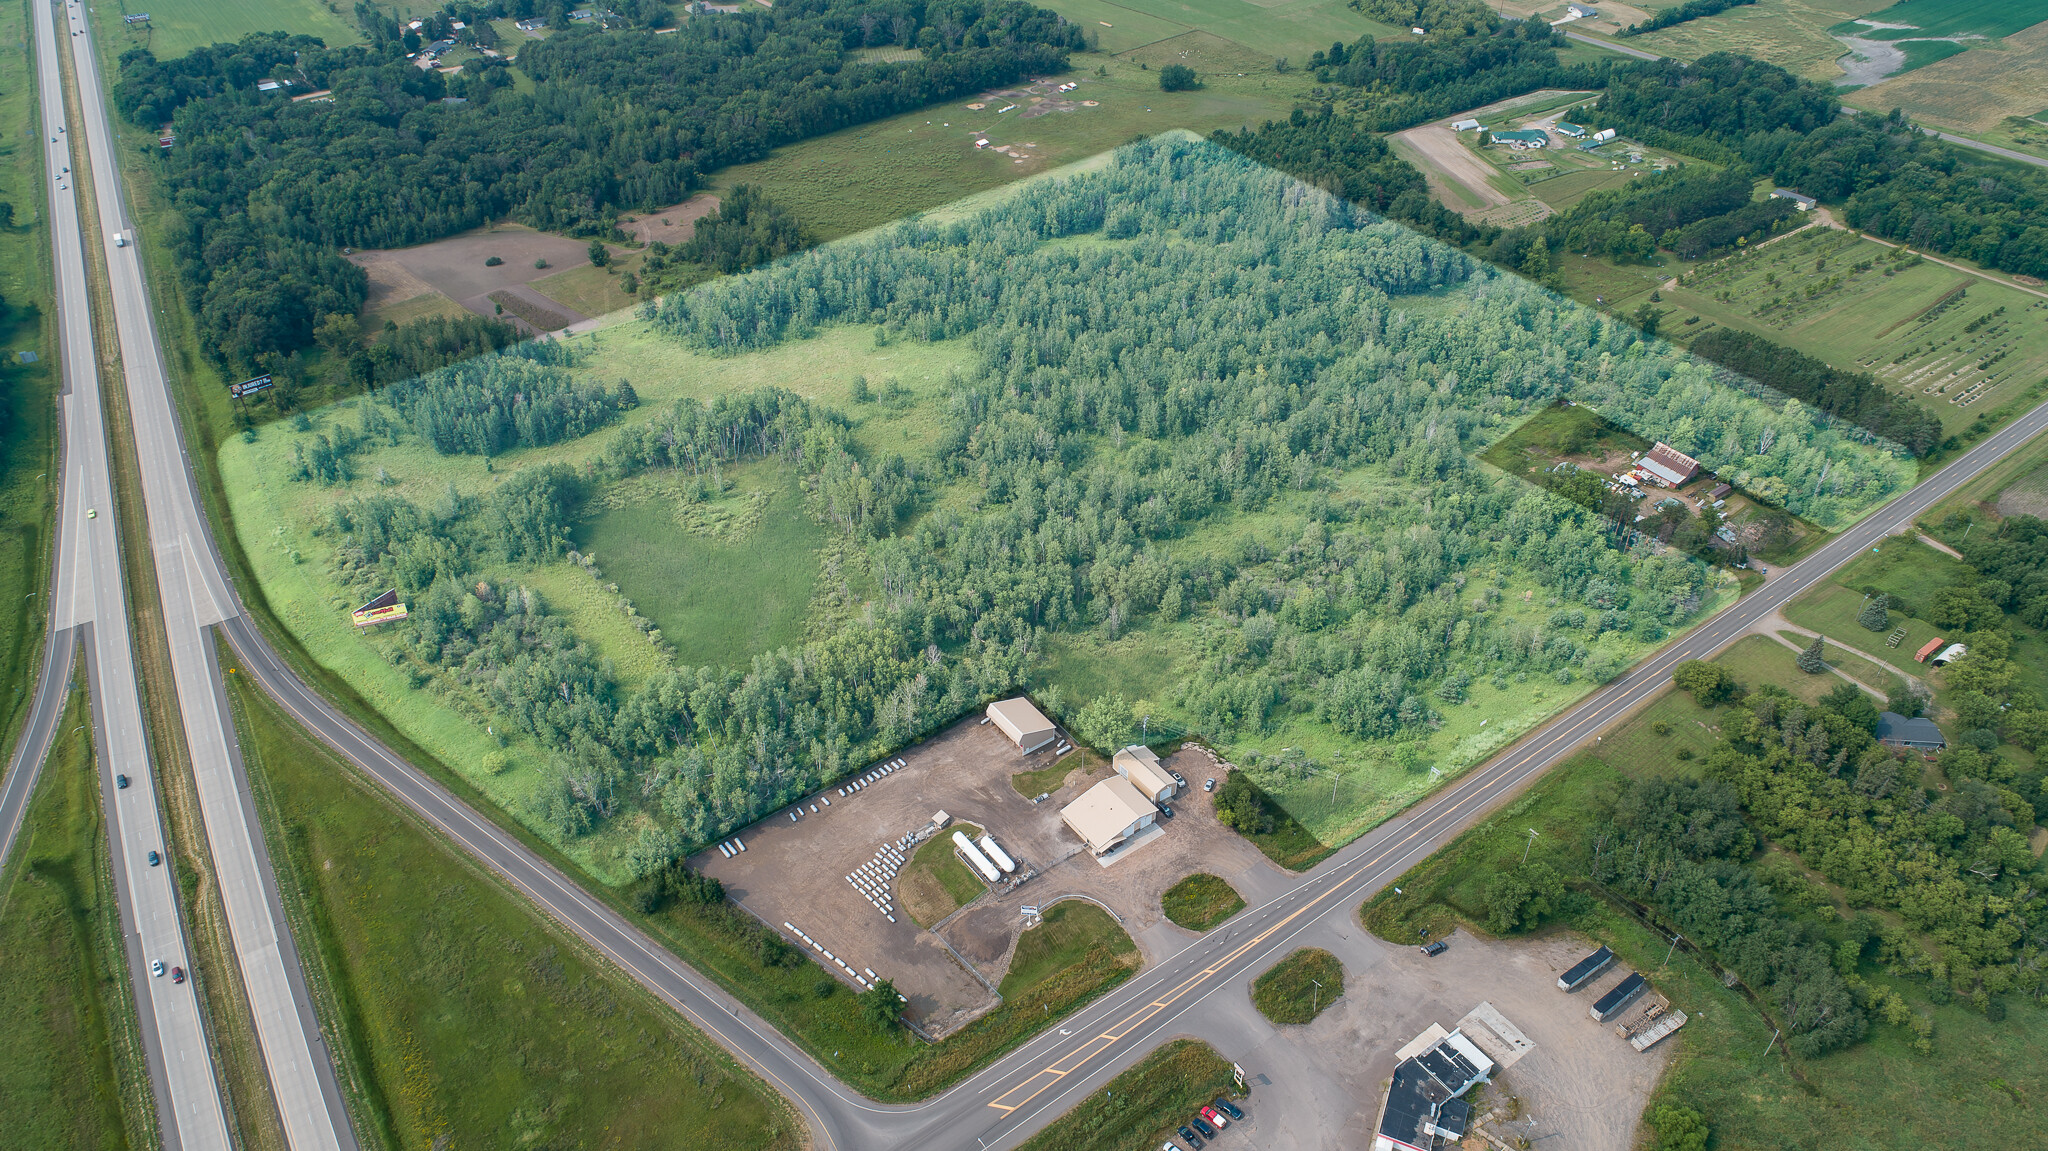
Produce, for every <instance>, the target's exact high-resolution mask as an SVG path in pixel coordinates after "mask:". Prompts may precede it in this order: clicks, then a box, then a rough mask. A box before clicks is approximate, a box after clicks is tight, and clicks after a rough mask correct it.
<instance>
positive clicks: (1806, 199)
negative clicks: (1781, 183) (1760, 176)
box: [1771, 188, 1817, 212]
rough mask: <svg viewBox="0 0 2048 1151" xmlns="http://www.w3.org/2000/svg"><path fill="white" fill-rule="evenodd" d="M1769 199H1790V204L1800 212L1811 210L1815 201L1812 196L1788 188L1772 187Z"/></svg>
mask: <svg viewBox="0 0 2048 1151" xmlns="http://www.w3.org/2000/svg"><path fill="white" fill-rule="evenodd" d="M1771 199H1773V200H1790V201H1792V206H1793V207H1795V208H1797V209H1799V210H1800V211H1802V212H1811V211H1813V206H1814V204H1815V203H1816V202H1817V201H1815V200H1814V198H1813V197H1812V196H1802V195H1800V194H1799V193H1797V192H1795V191H1793V190H1792V189H1790V188H1772V189H1771Z"/></svg>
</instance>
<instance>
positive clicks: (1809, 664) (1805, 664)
mask: <svg viewBox="0 0 2048 1151" xmlns="http://www.w3.org/2000/svg"><path fill="white" fill-rule="evenodd" d="M1821 642H1822V641H1821V637H1820V636H1814V637H1813V645H1812V646H1811V647H1808V648H1807V649H1806V650H1805V651H1802V652H1800V653H1799V660H1798V663H1799V670H1800V671H1803V672H1805V673H1806V674H1808V675H1819V674H1820V673H1822V672H1824V671H1826V670H1827V669H1828V665H1827V663H1826V661H1825V660H1823V659H1821Z"/></svg>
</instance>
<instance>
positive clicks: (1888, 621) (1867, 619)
mask: <svg viewBox="0 0 2048 1151" xmlns="http://www.w3.org/2000/svg"><path fill="white" fill-rule="evenodd" d="M1891 606H1892V597H1890V596H1888V595H1884V594H1882V593H1880V594H1878V595H1874V596H1872V597H1870V602H1869V603H1867V604H1864V605H1863V612H1862V614H1861V615H1858V616H1857V617H1856V622H1857V623H1860V624H1862V625H1863V626H1864V627H1866V628H1868V629H1870V630H1871V631H1889V630H1891V626H1892V613H1891V611H1890V610H1889V609H1890V608H1891Z"/></svg>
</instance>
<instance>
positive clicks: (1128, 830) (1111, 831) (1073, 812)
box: [1060, 775, 1159, 855]
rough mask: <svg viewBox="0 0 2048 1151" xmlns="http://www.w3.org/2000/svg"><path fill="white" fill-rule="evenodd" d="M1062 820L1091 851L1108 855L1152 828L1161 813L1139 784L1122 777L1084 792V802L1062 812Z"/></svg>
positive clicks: (1077, 801) (1111, 779) (1106, 780)
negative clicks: (1130, 839) (1139, 787)
mask: <svg viewBox="0 0 2048 1151" xmlns="http://www.w3.org/2000/svg"><path fill="white" fill-rule="evenodd" d="M1060 818H1061V819H1063V820H1066V822H1067V826H1068V827H1070V828H1073V829H1074V834H1075V835H1078V836H1080V837H1081V839H1082V841H1083V842H1085V843H1087V844H1088V850H1090V851H1092V852H1094V853H1095V854H1097V855H1105V854H1107V853H1109V852H1111V851H1114V850H1116V848H1117V847H1118V846H1119V845H1121V844H1122V843H1123V842H1124V841H1125V840H1127V839H1129V838H1131V837H1132V836H1134V835H1136V834H1138V833H1139V832H1141V831H1143V830H1145V829H1146V828H1148V827H1150V826H1152V824H1153V823H1154V822H1155V821H1156V820H1157V819H1158V818H1159V809H1158V808H1157V807H1154V806H1153V805H1152V801H1151V800H1149V799H1146V798H1145V794H1144V793H1143V792H1141V791H1139V790H1138V788H1137V785H1136V784H1133V783H1132V782H1131V781H1130V780H1128V779H1125V778H1124V777H1123V776H1121V775H1119V776H1114V777H1112V778H1110V779H1105V780H1103V781H1102V782H1101V783H1098V784H1096V785H1095V786H1094V787H1091V788H1089V789H1088V790H1087V791H1084V792H1082V793H1081V798H1079V799H1077V800H1075V801H1074V802H1072V803H1070V804H1068V805H1067V806H1065V807H1063V808H1061V809H1060Z"/></svg>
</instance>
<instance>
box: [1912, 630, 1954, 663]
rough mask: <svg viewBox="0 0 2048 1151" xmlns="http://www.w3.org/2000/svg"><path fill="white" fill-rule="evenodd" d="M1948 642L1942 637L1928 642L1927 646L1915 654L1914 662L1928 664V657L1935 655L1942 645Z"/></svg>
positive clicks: (1936, 637)
mask: <svg viewBox="0 0 2048 1151" xmlns="http://www.w3.org/2000/svg"><path fill="white" fill-rule="evenodd" d="M1947 642H1948V641H1947V640H1945V639H1943V638H1941V637H1940V636H1935V637H1934V638H1933V639H1930V640H1928V641H1927V643H1926V645H1925V646H1923V647H1922V648H1921V649H1920V650H1919V651H1916V652H1914V653H1913V662H1914V663H1926V662H1927V657H1928V656H1930V655H1933V654H1934V653H1935V652H1938V651H1940V650H1941V645H1942V644H1944V643H1947Z"/></svg>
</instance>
